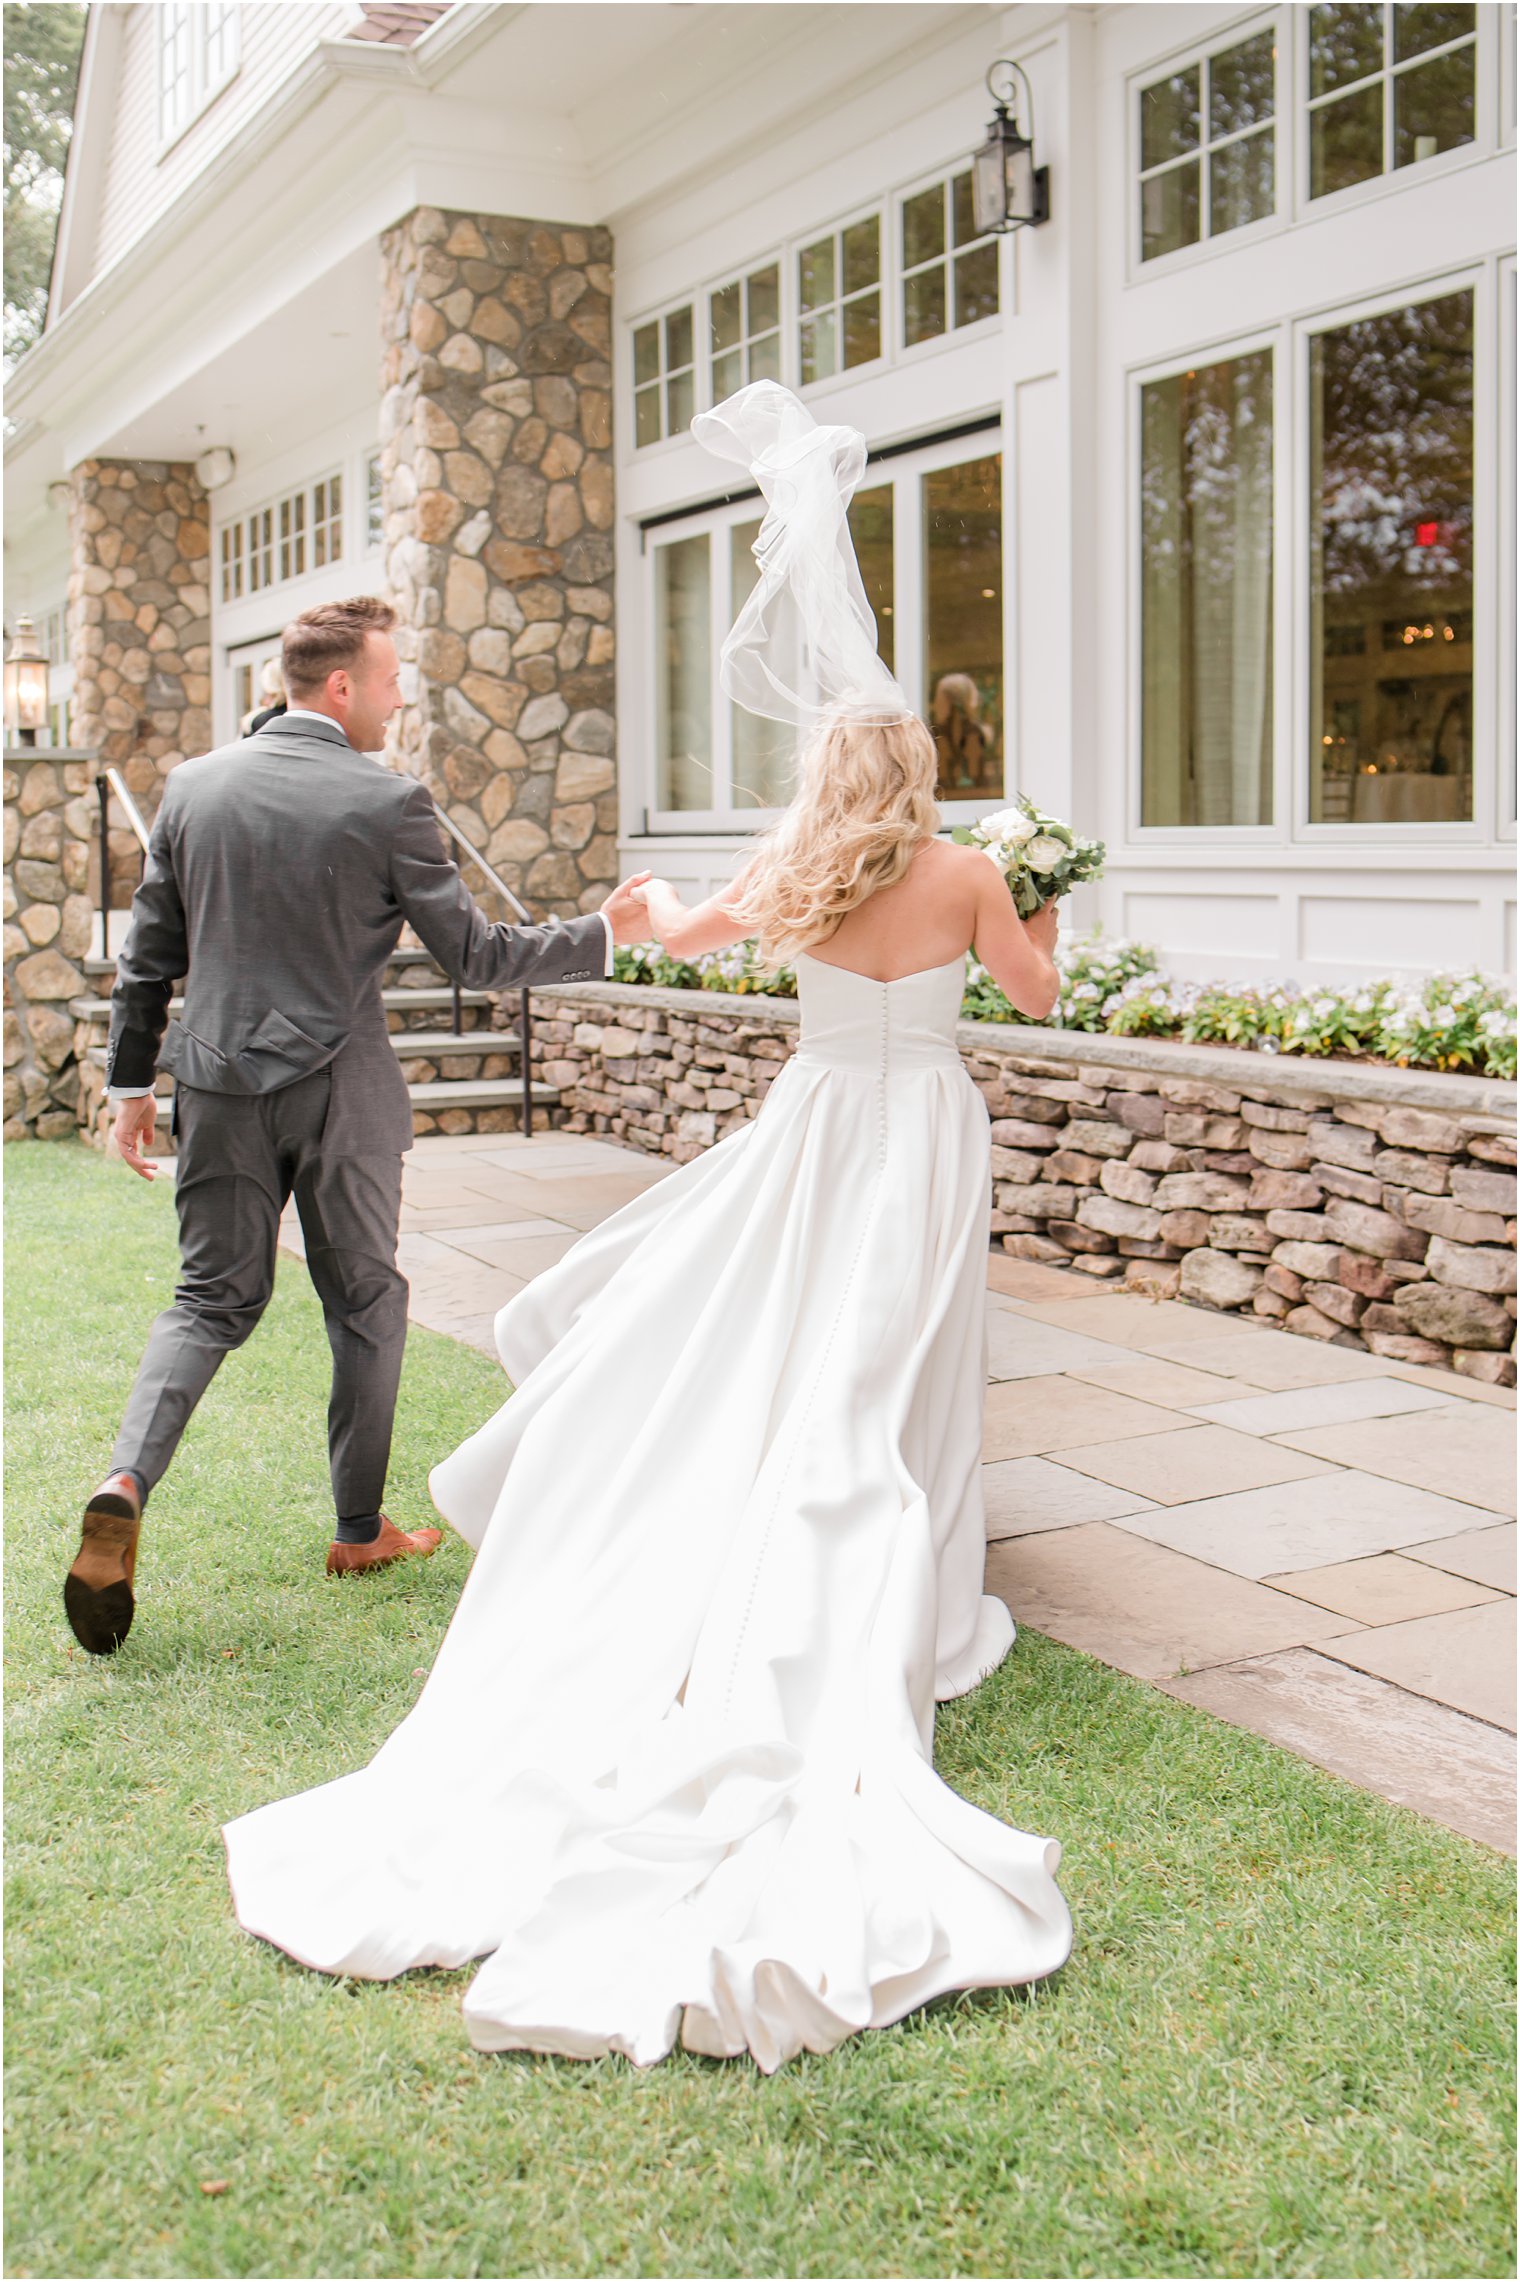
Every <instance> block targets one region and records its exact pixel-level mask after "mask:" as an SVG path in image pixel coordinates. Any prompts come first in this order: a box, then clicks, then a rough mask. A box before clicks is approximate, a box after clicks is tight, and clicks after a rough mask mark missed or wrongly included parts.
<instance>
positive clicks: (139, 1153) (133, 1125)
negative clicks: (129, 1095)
mask: <svg viewBox="0 0 1520 2282" xmlns="http://www.w3.org/2000/svg"><path fill="white" fill-rule="evenodd" d="M157 1115H158V1111H157V1107H156V1104H155V1103H154V1099H153V1096H152V1094H150V1093H145V1094H141V1095H139V1096H138V1097H137V1098H136V1099H134V1100H132V1101H123V1102H118V1104H117V1107H116V1122H115V1124H114V1125H113V1126H112V1128H111V1139H112V1141H113V1142H114V1143H115V1145H116V1153H117V1155H118V1156H119V1157H120V1159H121V1161H122V1163H123V1164H124V1165H130V1166H131V1168H132V1170H133V1172H134V1173H137V1174H139V1175H140V1176H141V1178H142V1179H143V1180H145V1181H156V1180H157V1179H158V1167H157V1165H150V1164H149V1163H148V1162H147V1158H146V1156H145V1155H144V1152H145V1151H146V1150H148V1149H151V1148H152V1146H153V1127H154V1123H155V1120H156V1118H157Z"/></svg>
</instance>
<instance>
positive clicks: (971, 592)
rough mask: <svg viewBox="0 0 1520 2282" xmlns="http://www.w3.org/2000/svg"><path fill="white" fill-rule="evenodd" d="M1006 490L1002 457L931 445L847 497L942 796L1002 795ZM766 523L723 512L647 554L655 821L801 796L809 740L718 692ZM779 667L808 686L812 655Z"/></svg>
mask: <svg viewBox="0 0 1520 2282" xmlns="http://www.w3.org/2000/svg"><path fill="white" fill-rule="evenodd" d="M960 449H961V451H962V452H964V450H965V447H964V446H961V447H960ZM925 460H927V462H928V464H927V465H925ZM1001 489H1002V462H1001V458H1000V457H999V455H998V454H997V453H996V452H992V453H983V454H982V455H981V456H979V457H977V458H974V459H966V458H964V457H961V458H958V459H955V458H947V455H946V449H945V447H944V446H939V447H933V446H930V447H928V449H927V451H926V452H925V453H924V454H922V455H918V454H915V455H914V456H913V458H912V459H911V460H909V459H906V458H904V459H897V460H894V461H893V462H892V463H891V464H890V466H884V467H881V468H880V469H873V470H872V480H871V481H870V482H869V483H868V484H867V485H866V486H865V487H864V488H862V489H861V490H860V491H858V492H857V493H856V494H855V497H854V499H853V500H852V501H851V502H850V509H849V528H850V537H851V540H852V542H853V545H854V549H855V557H856V561H857V562H858V564H859V566H860V575H861V582H862V585H863V586H864V589H865V595H866V600H867V602H868V604H869V605H870V608H871V612H872V615H873V616H874V618H875V621H876V633H877V649H878V651H879V652H880V654H881V656H882V658H883V659H884V660H885V662H886V663H887V665H888V666H889V667H890V668H891V669H892V670H893V671H894V672H895V673H896V674H897V675H898V677H899V679H900V680H901V683H902V686H903V689H904V693H905V695H906V696H907V699H908V702H909V703H910V704H911V705H913V706H914V707H916V708H917V709H918V710H919V711H920V712H921V713H922V715H923V717H924V719H925V720H926V721H927V722H928V724H929V727H930V729H931V732H932V734H933V737H934V743H935V747H936V750H937V752H938V755H939V764H940V765H939V775H938V797H939V798H940V799H941V800H944V801H950V802H954V801H986V800H988V799H1000V798H1001V797H1002V794H1003V782H1004V759H1003V735H1002V724H1003V639H1002V620H1003V612H1002V594H1003V578H1002V515H1001ZM760 527H761V526H760V521H759V518H758V517H757V516H756V514H755V513H754V511H753V509H752V508H749V507H748V506H737V505H736V506H730V507H726V508H718V509H714V510H712V511H711V514H710V516H709V517H707V518H704V523H703V526H702V527H701V528H699V529H697V530H692V531H688V532H686V533H685V534H683V535H682V536H680V537H675V538H669V539H667V538H664V537H660V538H658V539H656V541H655V543H654V544H653V545H652V546H651V548H650V550H649V552H650V556H651V558H652V568H651V577H652V587H653V593H652V603H653V610H652V620H653V635H654V657H653V673H652V676H651V678H652V681H653V684H654V692H655V704H654V721H653V730H654V745H655V766H654V799H653V803H652V807H653V809H654V811H655V812H656V813H659V812H664V813H668V814H671V815H673V816H675V815H683V814H684V815H691V814H693V813H708V814H716V815H720V816H726V817H730V818H732V819H733V820H734V821H735V822H736V823H737V822H739V821H741V820H742V819H743V818H745V817H747V816H750V815H752V814H754V813H755V812H756V811H760V810H766V809H774V808H780V807H783V806H785V804H786V802H787V801H788V800H789V799H790V798H791V796H792V793H793V791H794V790H795V781H794V775H793V769H794V763H795V759H796V752H797V734H796V732H795V731H794V730H793V729H791V728H790V727H788V726H786V725H785V724H783V723H780V722H776V721H771V720H768V719H765V718H763V717H760V716H757V715H755V714H752V713H749V712H747V711H746V710H745V709H744V708H743V707H742V706H739V705H735V704H733V703H731V702H730V700H729V699H728V698H727V697H725V695H724V694H723V692H722V691H721V690H720V689H719V688H718V686H717V682H716V663H717V650H718V637H719V635H720V634H721V632H722V631H723V630H724V629H726V628H727V627H728V626H730V625H732V624H733V621H734V619H735V618H736V617H737V615H738V613H739V611H740V610H741V609H742V608H743V606H744V603H745V601H746V600H747V599H748V597H749V595H750V594H751V593H752V591H753V589H754V585H755V581H756V578H757V576H758V571H757V568H756V564H755V558H754V547H755V541H756V539H757V538H758V537H759V534H760ZM910 566H914V567H910ZM778 672H780V674H781V675H782V676H783V678H786V679H790V680H793V681H794V682H795V683H796V685H797V686H806V667H805V660H803V659H801V658H797V657H794V658H792V659H791V660H790V662H789V663H788V661H786V660H780V661H778Z"/></svg>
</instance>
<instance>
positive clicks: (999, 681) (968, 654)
mask: <svg viewBox="0 0 1520 2282" xmlns="http://www.w3.org/2000/svg"><path fill="white" fill-rule="evenodd" d="M1002 468H1003V463H1002V458H1001V456H1000V455H999V454H998V453H995V452H994V453H992V454H991V455H990V456H989V457H988V458H986V459H980V460H966V461H963V462H962V463H961V465H960V466H958V467H947V468H936V469H935V470H934V471H933V472H932V473H931V474H928V475H926V476H924V477H923V479H922V481H923V520H924V688H925V691H926V693H927V696H928V717H929V727H930V730H931V732H932V734H933V737H934V743H935V748H936V750H937V752H938V754H939V781H938V785H937V788H936V790H937V797H938V798H939V799H941V800H974V799H981V798H984V797H985V796H986V795H987V794H989V793H991V794H1001V792H1002V790H1003V545H1002V529H1003V516H1002Z"/></svg>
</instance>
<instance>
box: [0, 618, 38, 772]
mask: <svg viewBox="0 0 1520 2282" xmlns="http://www.w3.org/2000/svg"><path fill="white" fill-rule="evenodd" d="M47 720H48V662H47V658H46V657H45V655H44V654H43V650H42V646H41V644H40V643H39V642H38V640H37V629H36V627H35V626H34V625H33V624H32V622H31V620H30V618H26V617H21V618H18V619H17V620H16V632H15V637H14V639H13V640H12V642H11V646H10V650H9V652H8V653H7V655H6V660H5V726H6V728H7V730H8V731H9V732H10V734H11V735H12V736H13V737H14V738H15V740H16V742H17V744H18V745H35V744H36V742H37V732H38V730H39V729H45V728H46V727H47Z"/></svg>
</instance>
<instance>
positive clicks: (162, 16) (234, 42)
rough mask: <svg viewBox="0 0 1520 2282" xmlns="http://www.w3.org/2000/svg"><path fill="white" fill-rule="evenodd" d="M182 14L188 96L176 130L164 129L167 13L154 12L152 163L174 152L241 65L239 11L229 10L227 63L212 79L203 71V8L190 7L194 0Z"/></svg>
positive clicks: (163, 10)
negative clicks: (187, 59)
mask: <svg viewBox="0 0 1520 2282" xmlns="http://www.w3.org/2000/svg"><path fill="white" fill-rule="evenodd" d="M185 13H186V15H187V16H188V17H189V27H188V28H189V35H190V93H189V97H188V102H187V108H186V111H185V116H184V118H183V119H181V120H180V122H179V124H178V125H177V126H173V127H165V125H164V83H163V43H164V32H165V27H166V23H167V20H168V10H167V8H163V7H160V8H159V9H157V10H155V22H154V44H153V67H154V105H155V116H156V119H157V124H158V148H157V151H156V152H155V154H154V156H155V159H164V158H166V157H167V156H168V154H169V152H170V151H172V150H173V149H174V148H175V146H176V144H177V143H179V142H180V141H181V140H182V139H183V137H184V136H185V135H187V134H188V133H189V132H190V129H191V128H192V127H193V126H194V125H195V122H196V120H197V119H199V118H201V117H202V116H203V115H204V113H205V112H207V111H208V110H209V109H210V107H211V105H212V104H213V103H214V102H215V101H216V99H217V97H218V96H219V95H220V94H221V93H222V92H223V91H224V89H226V88H228V87H230V86H231V85H232V82H233V81H234V79H236V77H237V75H238V73H239V71H240V70H241V69H242V65H243V28H242V11H241V9H239V8H236V7H235V8H233V9H232V10H231V27H232V28H231V37H230V40H229V42H228V51H229V59H228V61H227V63H226V65H225V66H224V67H223V69H222V70H221V71H220V72H219V73H218V74H217V76H216V78H215V79H212V78H210V77H209V76H208V74H207V69H206V28H207V27H206V18H205V11H204V6H203V5H198V4H194V0H192V5H190V6H189V7H187V8H186V11H185Z"/></svg>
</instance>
